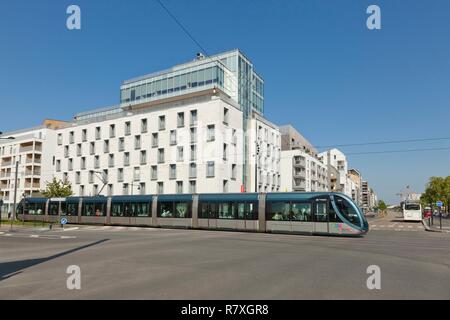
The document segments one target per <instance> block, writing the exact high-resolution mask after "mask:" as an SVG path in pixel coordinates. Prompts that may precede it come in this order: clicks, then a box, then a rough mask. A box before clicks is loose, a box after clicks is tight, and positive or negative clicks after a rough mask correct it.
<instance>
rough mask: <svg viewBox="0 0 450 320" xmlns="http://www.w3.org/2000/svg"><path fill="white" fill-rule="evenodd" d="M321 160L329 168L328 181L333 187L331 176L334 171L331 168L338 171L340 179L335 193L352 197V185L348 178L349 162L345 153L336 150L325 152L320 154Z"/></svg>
mask: <svg viewBox="0 0 450 320" xmlns="http://www.w3.org/2000/svg"><path fill="white" fill-rule="evenodd" d="M318 157H319V159H320V160H321V161H322V162H323V163H324V164H325V165H327V168H328V173H329V176H328V180H329V184H330V185H331V179H332V178H333V177H332V176H331V173H332V170H331V168H330V167H334V168H336V169H337V171H338V174H339V177H338V179H337V185H336V189H337V190H335V191H337V192H342V193H345V194H346V195H348V196H351V195H352V189H351V183H350V181H349V178H348V162H347V157H346V156H345V154H344V153H343V152H341V151H340V150H338V149H336V148H334V149H331V150H328V151H324V152H321V153H319V155H318Z"/></svg>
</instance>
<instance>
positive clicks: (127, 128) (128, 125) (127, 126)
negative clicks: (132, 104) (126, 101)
mask: <svg viewBox="0 0 450 320" xmlns="http://www.w3.org/2000/svg"><path fill="white" fill-rule="evenodd" d="M130 134H131V122H130V121H127V122H125V135H126V136H129V135H130Z"/></svg>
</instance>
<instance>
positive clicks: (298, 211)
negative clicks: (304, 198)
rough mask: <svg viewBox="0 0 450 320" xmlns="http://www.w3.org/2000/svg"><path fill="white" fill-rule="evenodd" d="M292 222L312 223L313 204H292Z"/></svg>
mask: <svg viewBox="0 0 450 320" xmlns="http://www.w3.org/2000/svg"><path fill="white" fill-rule="evenodd" d="M291 220H292V221H304V222H308V221H312V214H311V204H310V203H298V202H293V203H291Z"/></svg>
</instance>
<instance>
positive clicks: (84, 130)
mask: <svg viewBox="0 0 450 320" xmlns="http://www.w3.org/2000/svg"><path fill="white" fill-rule="evenodd" d="M81 141H82V142H86V141H87V129H83V130H82V131H81Z"/></svg>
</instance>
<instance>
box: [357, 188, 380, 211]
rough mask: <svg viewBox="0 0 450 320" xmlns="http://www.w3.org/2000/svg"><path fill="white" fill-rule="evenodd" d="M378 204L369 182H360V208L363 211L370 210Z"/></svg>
mask: <svg viewBox="0 0 450 320" xmlns="http://www.w3.org/2000/svg"><path fill="white" fill-rule="evenodd" d="M377 203H378V198H377V195H376V194H375V192H374V191H373V189H372V188H371V187H370V185H369V182H367V181H362V201H361V207H362V208H363V209H365V210H372V209H373V208H374V207H375V206H376V205H377Z"/></svg>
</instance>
